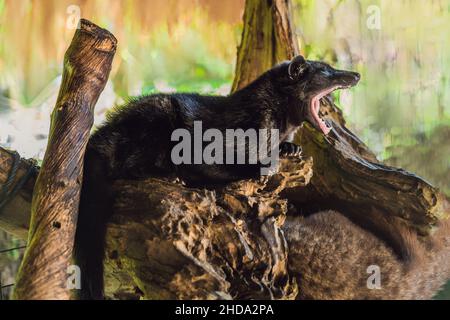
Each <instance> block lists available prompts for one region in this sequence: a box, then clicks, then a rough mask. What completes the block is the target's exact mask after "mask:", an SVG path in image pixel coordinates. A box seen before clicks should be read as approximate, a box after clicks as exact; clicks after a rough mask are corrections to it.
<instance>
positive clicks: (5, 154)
mask: <svg viewBox="0 0 450 320" xmlns="http://www.w3.org/2000/svg"><path fill="white" fill-rule="evenodd" d="M14 161H15V157H14V154H13V152H10V151H8V150H5V149H3V148H1V147H0V189H1V188H2V187H3V186H4V185H5V183H6V181H7V180H8V177H9V176H10V173H11V170H12V168H13V164H14ZM33 166H34V162H33V161H29V160H24V159H21V160H20V164H19V166H18V170H17V172H16V174H15V175H14V177H13V178H14V180H13V183H12V185H11V186H10V189H14V188H16V187H19V186H18V184H19V183H20V182H21V180H22V179H24V178H26V177H24V175H25V174H26V173H27V172H28V171H29V170H32V172H30V175H29V177H28V178H27V179H26V181H24V184H23V187H22V188H20V190H19V191H18V193H17V194H16V196H14V197H12V198H11V199H9V201H7V202H6V203H5V205H4V207H3V210H0V228H1V229H3V230H5V231H6V232H8V233H10V234H12V235H14V236H15V237H17V238H19V239H24V240H26V239H27V236H28V228H29V224H30V212H31V198H32V194H33V188H34V184H35V182H36V178H37V172H38V171H37V168H36V169H34V168H33ZM0 200H2V199H0ZM5 200H8V199H5Z"/></svg>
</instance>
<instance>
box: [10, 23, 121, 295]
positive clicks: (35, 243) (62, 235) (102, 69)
mask: <svg viewBox="0 0 450 320" xmlns="http://www.w3.org/2000/svg"><path fill="white" fill-rule="evenodd" d="M116 45H117V40H116V39H115V38H114V36H113V35H112V34H111V33H109V32H108V31H107V30H104V29H101V28H100V27H98V26H96V25H94V24H93V23H91V22H89V21H87V20H81V22H80V28H79V29H78V30H77V31H76V32H75V36H74V38H73V40H72V43H71V45H70V47H69V49H68V50H67V52H66V55H65V60H64V71H63V79H62V84H61V88H60V92H59V96H58V99H57V102H56V106H55V109H54V110H53V113H52V121H51V128H50V134H49V142H48V145H47V150H46V153H45V156H44V161H43V164H42V167H41V169H40V172H39V176H38V178H37V181H36V185H35V189H34V193H33V200H32V214H31V222H30V229H29V235H28V247H27V249H26V252H25V255H24V259H23V261H22V264H21V267H20V269H19V272H18V275H17V282H16V287H15V297H16V298H17V299H69V298H70V296H71V293H70V290H69V288H68V287H67V278H68V274H67V268H68V267H69V266H70V265H71V259H72V248H73V243H74V235H75V230H76V222H77V216H78V205H79V197H80V189H81V182H82V172H83V170H82V169H83V157H84V151H85V148H86V144H87V142H88V139H89V134H90V129H91V127H92V124H93V120H94V115H93V110H94V106H95V104H96V102H97V100H98V97H99V96H100V93H101V92H102V91H103V88H104V86H105V85H106V82H107V80H108V76H109V72H110V70H111V63H112V60H113V57H114V53H115V50H116ZM30 275H33V276H30Z"/></svg>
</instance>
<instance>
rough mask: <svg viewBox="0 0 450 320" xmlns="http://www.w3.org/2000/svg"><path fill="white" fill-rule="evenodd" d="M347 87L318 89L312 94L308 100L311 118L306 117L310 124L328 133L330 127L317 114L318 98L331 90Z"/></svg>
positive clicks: (318, 108)
mask: <svg viewBox="0 0 450 320" xmlns="http://www.w3.org/2000/svg"><path fill="white" fill-rule="evenodd" d="M344 88H347V87H342V86H334V87H331V88H328V89H325V90H322V91H320V92H319V93H317V94H316V95H314V96H313V97H312V98H311V100H310V102H309V115H310V116H311V119H308V120H309V121H310V122H311V124H312V125H314V126H315V127H316V128H317V129H320V130H321V131H322V132H323V133H324V134H328V133H330V131H331V127H330V126H329V125H328V124H327V123H326V122H325V120H324V119H322V118H321V117H320V115H319V111H320V99H322V98H323V97H325V96H326V95H328V94H330V93H331V92H333V91H335V90H337V89H344Z"/></svg>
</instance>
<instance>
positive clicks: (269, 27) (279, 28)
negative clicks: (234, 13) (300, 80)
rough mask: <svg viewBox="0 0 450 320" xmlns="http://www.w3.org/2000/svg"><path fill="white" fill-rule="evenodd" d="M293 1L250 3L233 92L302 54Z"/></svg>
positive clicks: (278, 0) (246, 11)
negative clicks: (293, 22)
mask: <svg viewBox="0 0 450 320" xmlns="http://www.w3.org/2000/svg"><path fill="white" fill-rule="evenodd" d="M290 9H291V1H290V0H247V1H246V2H245V12H244V30H243V32H242V40H241V44H240V46H239V48H238V54H237V62H236V74H235V78H234V83H233V90H232V91H236V90H238V89H241V88H243V87H245V86H246V85H248V84H249V83H250V82H252V81H253V80H255V79H256V78H257V77H259V76H260V75H261V74H262V73H263V72H265V71H267V70H269V69H270V68H272V67H273V66H274V65H275V64H277V63H280V62H282V61H284V60H290V59H292V58H293V57H295V56H296V55H298V54H299V52H300V51H299V47H298V40H297V36H296V34H295V29H294V27H293V24H292V19H291V11H290Z"/></svg>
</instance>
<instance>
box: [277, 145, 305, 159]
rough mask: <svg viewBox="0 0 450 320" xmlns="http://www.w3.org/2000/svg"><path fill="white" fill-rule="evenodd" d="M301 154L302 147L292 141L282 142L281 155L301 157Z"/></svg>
mask: <svg viewBox="0 0 450 320" xmlns="http://www.w3.org/2000/svg"><path fill="white" fill-rule="evenodd" d="M301 155H302V147H300V146H298V145H296V144H294V143H291V142H283V143H281V144H280V157H289V156H294V157H300V156H301Z"/></svg>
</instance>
